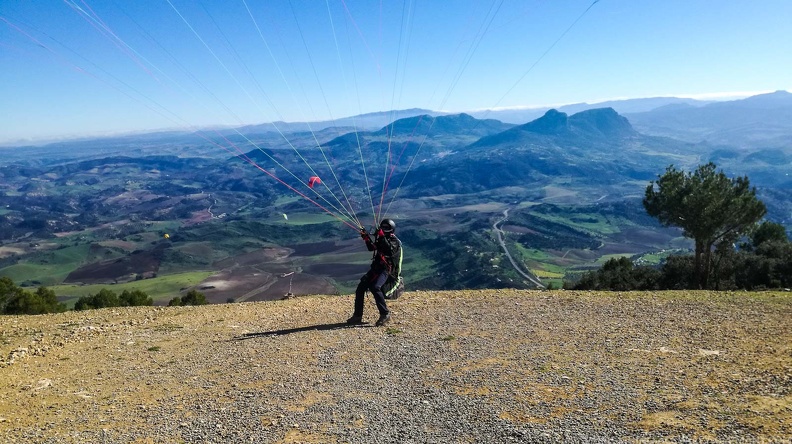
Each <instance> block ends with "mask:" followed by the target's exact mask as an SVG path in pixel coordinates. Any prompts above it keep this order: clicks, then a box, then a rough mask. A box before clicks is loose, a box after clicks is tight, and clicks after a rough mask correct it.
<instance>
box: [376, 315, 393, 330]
mask: <svg viewBox="0 0 792 444" xmlns="http://www.w3.org/2000/svg"><path fill="white" fill-rule="evenodd" d="M390 320H391V315H390V312H387V313H385V314H384V315H380V317H379V319H377V323H376V324H374V325H376V326H377V327H382V326H383V325H386V324H387V323H388V322H390Z"/></svg>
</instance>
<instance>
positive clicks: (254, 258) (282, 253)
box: [212, 247, 291, 269]
mask: <svg viewBox="0 0 792 444" xmlns="http://www.w3.org/2000/svg"><path fill="white" fill-rule="evenodd" d="M290 254H291V251H290V250H289V249H287V248H280V247H277V248H262V249H260V250H256V251H251V252H250V253H245V254H240V255H238V256H233V257H229V258H226V259H223V260H221V261H217V262H215V263H214V264H212V266H213V267H215V268H218V269H224V268H230V267H241V266H249V265H257V264H263V263H272V262H275V263H283V262H284V261H285V259H286V258H287V257H289V255H290Z"/></svg>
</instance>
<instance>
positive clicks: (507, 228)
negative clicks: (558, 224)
mask: <svg viewBox="0 0 792 444" xmlns="http://www.w3.org/2000/svg"><path fill="white" fill-rule="evenodd" d="M501 229H502V230H503V231H506V232H509V233H520V234H526V233H536V231H534V230H532V229H530V228H526V227H520V226H517V225H504V226H503V227H502V228H501Z"/></svg>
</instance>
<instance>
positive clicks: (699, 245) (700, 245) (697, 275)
mask: <svg viewBox="0 0 792 444" xmlns="http://www.w3.org/2000/svg"><path fill="white" fill-rule="evenodd" d="M703 252H704V242H702V241H700V240H698V239H696V255H695V260H694V263H695V266H694V276H693V277H694V279H695V280H696V285H698V288H699V290H701V289H703V287H702V284H703V283H704V279H703V276H702V273H701V254H702V253H703Z"/></svg>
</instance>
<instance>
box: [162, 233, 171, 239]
mask: <svg viewBox="0 0 792 444" xmlns="http://www.w3.org/2000/svg"><path fill="white" fill-rule="evenodd" d="M162 237H164V238H165V239H170V234H168V233H165V235H164V236H162Z"/></svg>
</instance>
